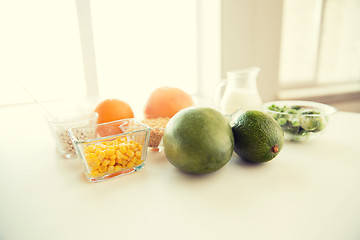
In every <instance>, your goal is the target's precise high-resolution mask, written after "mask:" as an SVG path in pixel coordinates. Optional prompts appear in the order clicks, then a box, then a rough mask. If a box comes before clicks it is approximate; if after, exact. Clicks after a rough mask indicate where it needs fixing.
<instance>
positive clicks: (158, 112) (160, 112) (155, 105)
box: [144, 87, 194, 118]
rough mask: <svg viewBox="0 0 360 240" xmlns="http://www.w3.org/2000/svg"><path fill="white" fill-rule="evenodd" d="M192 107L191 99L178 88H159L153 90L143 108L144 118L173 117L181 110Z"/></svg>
mask: <svg viewBox="0 0 360 240" xmlns="http://www.w3.org/2000/svg"><path fill="white" fill-rule="evenodd" d="M193 105H194V101H193V99H192V97H191V96H190V95H189V94H188V93H186V92H185V91H183V90H182V89H180V88H175V87H161V88H157V89H155V90H154V91H153V92H152V93H151V95H150V97H149V99H148V101H147V104H146V106H145V110H144V113H145V117H146V118H158V117H169V118H171V117H172V116H174V115H175V114H176V113H177V112H178V111H180V110H181V109H184V108H187V107H190V106H193Z"/></svg>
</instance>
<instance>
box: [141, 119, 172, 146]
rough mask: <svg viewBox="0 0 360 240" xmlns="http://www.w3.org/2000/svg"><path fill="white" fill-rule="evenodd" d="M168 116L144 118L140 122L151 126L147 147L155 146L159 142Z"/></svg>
mask: <svg viewBox="0 0 360 240" xmlns="http://www.w3.org/2000/svg"><path fill="white" fill-rule="evenodd" d="M169 120H170V118H151V119H144V120H143V121H142V122H143V123H144V124H146V125H148V126H150V127H151V131H150V140H149V147H150V148H157V147H158V146H159V144H160V142H161V139H162V137H163V136H164V130H165V127H166V124H167V123H168V122H169Z"/></svg>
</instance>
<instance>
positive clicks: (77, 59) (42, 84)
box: [0, 0, 86, 105]
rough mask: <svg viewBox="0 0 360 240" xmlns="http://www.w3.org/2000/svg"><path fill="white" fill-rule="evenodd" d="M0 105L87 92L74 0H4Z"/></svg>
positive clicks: (0, 7)
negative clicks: (29, 92)
mask: <svg viewBox="0 0 360 240" xmlns="http://www.w3.org/2000/svg"><path fill="white" fill-rule="evenodd" d="M0 69H1V70H0V82H1V87H0V105H5V104H14V103H24V102H31V101H32V100H31V98H30V97H29V96H28V95H27V94H26V92H25V91H24V89H23V86H26V87H27V88H28V89H29V90H30V91H31V92H32V94H33V95H36V96H37V98H39V99H41V100H42V99H61V98H64V97H65V96H66V97H69V96H73V97H74V96H77V97H79V96H85V94H86V92H85V82H84V76H83V70H82V59H81V51H80V41H79V33H78V25H77V15H76V9H75V4H74V2H73V1H72V0H63V1H48V0H32V1H26V0H8V1H0Z"/></svg>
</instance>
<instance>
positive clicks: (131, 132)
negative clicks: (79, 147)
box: [68, 118, 150, 144]
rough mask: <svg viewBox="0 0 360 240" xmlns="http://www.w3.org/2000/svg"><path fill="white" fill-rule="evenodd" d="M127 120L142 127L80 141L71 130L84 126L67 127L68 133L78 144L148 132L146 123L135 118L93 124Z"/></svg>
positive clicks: (102, 124)
mask: <svg viewBox="0 0 360 240" xmlns="http://www.w3.org/2000/svg"><path fill="white" fill-rule="evenodd" d="M129 120H131V121H134V122H136V123H137V124H139V125H141V126H143V127H144V128H142V129H138V130H134V131H130V132H126V133H119V134H114V135H109V136H104V137H98V138H92V139H88V140H83V141H80V140H78V139H77V137H76V135H75V133H74V132H73V130H74V129H79V128H84V127H75V128H69V129H68V133H69V135H70V138H71V140H72V141H73V142H74V143H76V144H78V143H89V142H94V141H102V140H106V139H109V138H114V137H120V136H126V135H129V134H133V133H137V132H143V131H145V132H150V127H149V126H148V125H146V124H144V123H142V122H140V121H139V120H137V119H136V118H124V119H120V120H115V121H111V122H105V123H97V124H94V125H95V126H96V127H98V126H106V125H110V124H114V123H117V122H124V121H129Z"/></svg>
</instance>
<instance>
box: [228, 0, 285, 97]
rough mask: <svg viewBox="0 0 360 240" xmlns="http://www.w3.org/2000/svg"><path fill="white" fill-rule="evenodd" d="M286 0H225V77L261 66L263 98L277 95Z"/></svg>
mask: <svg viewBox="0 0 360 240" xmlns="http://www.w3.org/2000/svg"><path fill="white" fill-rule="evenodd" d="M282 4H283V0H272V1H268V0H223V1H222V12H221V13H222V39H221V41H222V45H221V50H222V56H221V58H222V66H221V69H222V70H221V72H222V77H225V76H226V72H228V71H230V70H235V69H240V68H244V67H249V66H258V67H260V68H261V71H260V74H259V76H258V88H259V92H260V95H261V97H262V100H263V101H264V102H265V101H270V100H274V99H276V98H277V91H278V79H279V62H280V61H279V60H280V39H281V19H282Z"/></svg>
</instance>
